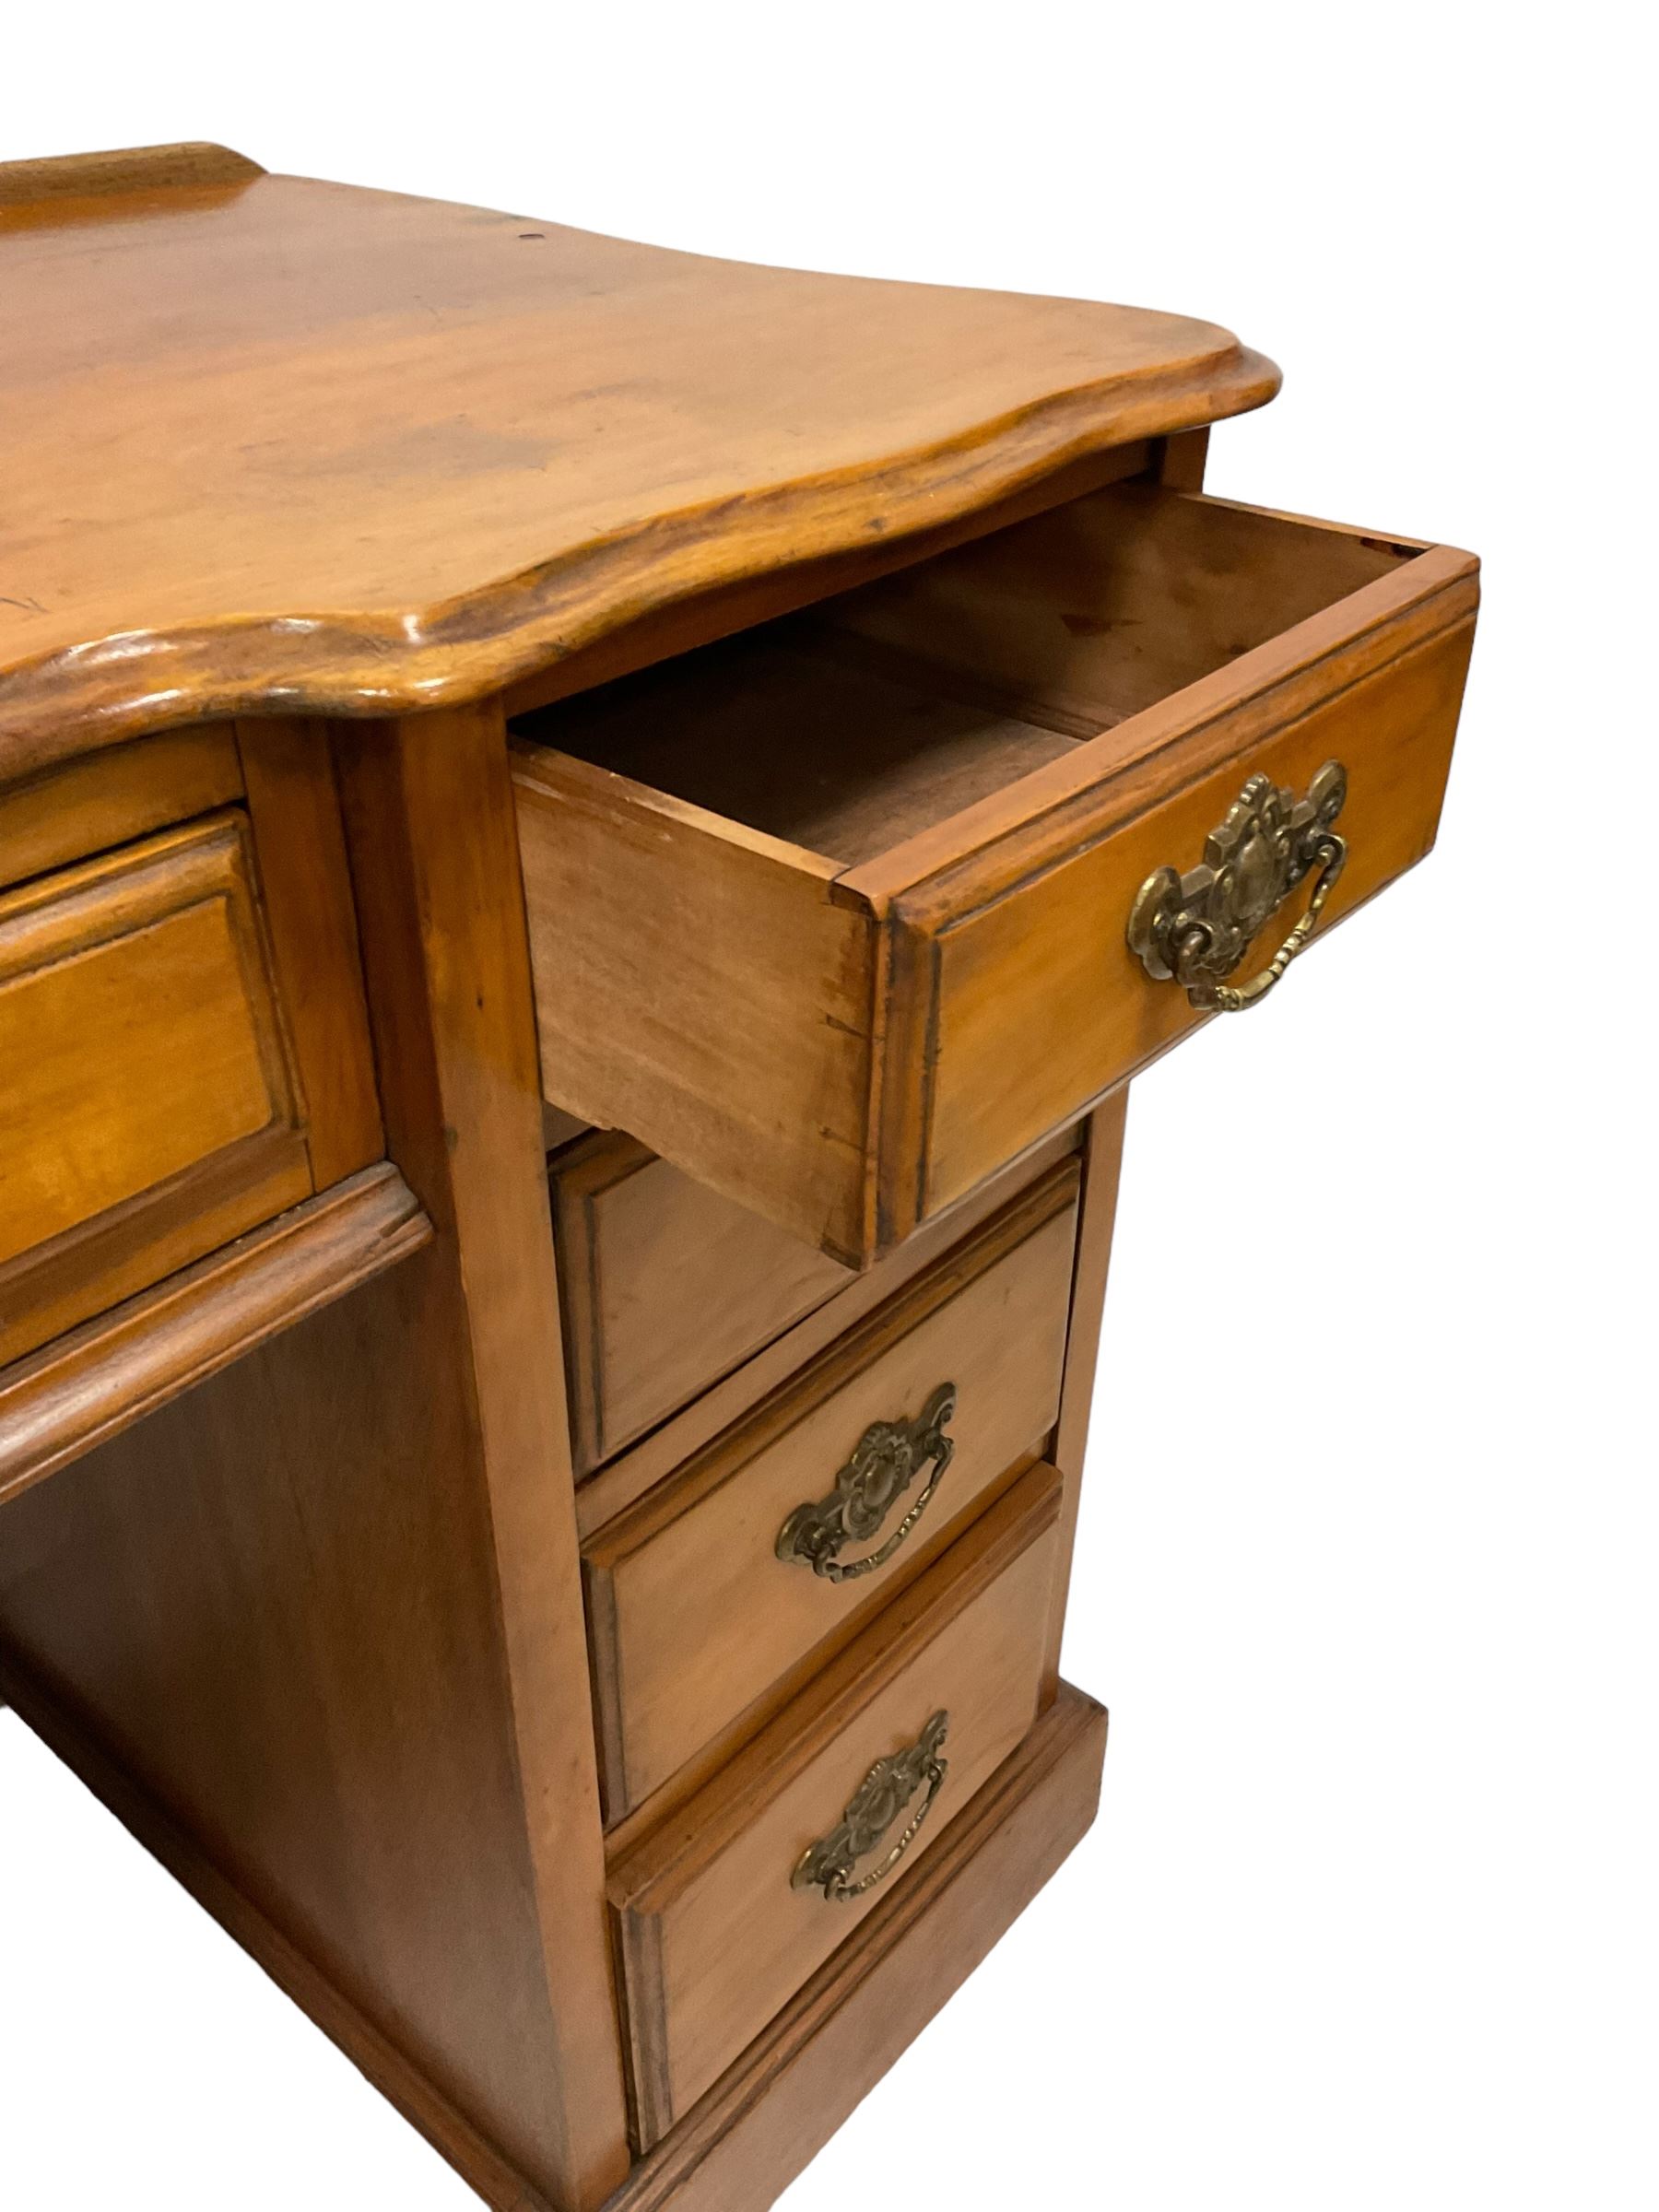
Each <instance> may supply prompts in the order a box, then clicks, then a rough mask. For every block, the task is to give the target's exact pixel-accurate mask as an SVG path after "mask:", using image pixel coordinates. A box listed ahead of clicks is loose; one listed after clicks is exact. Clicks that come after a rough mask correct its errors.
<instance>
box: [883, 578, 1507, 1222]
mask: <svg viewBox="0 0 1659 2212" xmlns="http://www.w3.org/2000/svg"><path fill="white" fill-rule="evenodd" d="M1472 637H1473V627H1472V619H1465V620H1454V621H1453V622H1452V623H1451V624H1450V625H1449V626H1448V627H1445V628H1443V629H1440V630H1439V631H1438V633H1436V634H1432V635H1430V637H1429V638H1428V639H1426V640H1422V641H1418V642H1416V643H1412V644H1409V645H1408V646H1407V649H1406V650H1405V651H1403V652H1401V653H1397V654H1391V655H1390V657H1388V658H1387V659H1386V660H1385V661H1384V662H1383V664H1382V665H1381V666H1375V667H1371V668H1370V669H1369V670H1366V668H1365V659H1366V655H1365V654H1364V653H1362V652H1361V651H1359V650H1356V651H1354V652H1353V653H1350V654H1348V655H1347V656H1342V657H1339V658H1336V659H1335V660H1334V661H1333V662H1331V663H1328V664H1326V665H1322V666H1319V667H1316V668H1315V669H1313V670H1312V671H1310V672H1308V673H1307V674H1305V675H1304V676H1302V677H1300V679H1299V680H1297V681H1295V682H1293V683H1288V684H1287V685H1286V686H1285V687H1284V695H1283V696H1277V697H1276V696H1274V694H1273V692H1272V691H1269V692H1268V693H1267V695H1266V696H1265V697H1260V698H1255V699H1246V700H1239V701H1237V702H1236V703H1234V704H1233V705H1232V706H1231V707H1230V709H1229V710H1228V711H1227V712H1225V713H1224V714H1222V715H1221V716H1220V717H1219V718H1218V719H1217V720H1215V721H1212V720H1210V719H1209V718H1208V717H1207V716H1206V715H1205V714H1204V712H1203V704H1202V702H1191V703H1189V705H1188V707H1187V709H1186V710H1185V712H1186V713H1187V715H1188V716H1189V717H1190V719H1192V720H1193V721H1195V722H1199V723H1200V725H1201V726H1200V727H1199V728H1198V729H1196V730H1195V731H1194V732H1193V733H1192V735H1190V736H1184V735H1183V736H1181V737H1177V738H1175V739H1174V740H1173V742H1171V744H1170V746H1169V747H1167V748H1160V749H1159V752H1158V753H1157V754H1156V755H1155V757H1154V758H1153V759H1151V760H1149V761H1148V762H1147V763H1146V764H1145V766H1144V767H1143V768H1142V769H1141V770H1140V771H1138V772H1137V773H1135V774H1133V775H1125V776H1122V777H1114V778H1112V779H1111V780H1110V781H1108V782H1104V783H1103V784H1101V785H1100V787H1099V788H1098V789H1095V790H1089V791H1085V792H1083V793H1081V794H1077V797H1076V798H1075V799H1072V800H1070V801H1068V802H1065V803H1063V804H1062V805H1060V806H1057V807H1056V808H1055V809H1054V810H1053V813H1052V814H1050V815H1048V816H1046V817H1044V818H1040V819H1039V820H1038V821H1036V822H1034V823H1033V824H1031V825H1030V827H1029V828H1025V829H1022V830H1019V831H1018V832H1016V833H1014V834H1012V835H1010V836H1009V837H1007V838H1006V840H1002V841H997V842H995V843H993V844H991V845H990V846H988V847H987V848H986V849H985V850H983V851H982V852H979V853H975V854H974V855H973V856H972V857H971V860H969V861H967V862H966V863H964V864H961V865H957V866H953V867H947V868H945V869H942V870H941V871H939V872H938V873H937V874H936V875H935V876H933V877H930V878H929V879H927V880H926V881H924V883H922V884H921V885H919V886H917V887H916V888H915V889H914V890H913V891H912V892H911V893H907V894H906V895H905V896H903V897H902V898H900V900H898V901H896V905H895V912H894V921H893V927H894V931H895V938H896V945H895V951H894V956H893V966H892V973H893V977H894V984H893V1006H892V1010H891V1013H890V1015H889V1043H888V1071H889V1072H888V1095H887V1098H886V1100H885V1102H884V1112H885V1117H886V1121H887V1128H886V1131H885V1142H884V1144H883V1147H882V1152H883V1158H884V1160H885V1161H887V1162H888V1167H889V1169H890V1178H889V1180H888V1182H887V1185H886V1188H885V1192H884V1195H883V1201H882V1212H883V1219H884V1230H883V1233H884V1236H893V1237H898V1236H902V1235H905V1234H908V1233H909V1231H910V1230H911V1229H912V1228H913V1227H914V1226H915V1224H916V1223H917V1222H918V1221H919V1220H924V1219H926V1218H928V1217H929V1216H930V1215H932V1214H934V1213H935V1212H937V1211H938V1210H939V1208H940V1207H942V1206H948V1205H950V1204H951V1203H952V1201H953V1200H954V1199H955V1198H956V1197H958V1196H959V1194H961V1193H962V1192H964V1191H967V1190H971V1188H972V1187H973V1185H974V1184H975V1183H976V1182H979V1180H980V1178H981V1177H982V1175H983V1174H985V1173H986V1172H987V1171H989V1170H990V1169H991V1168H992V1167H993V1166H994V1165H995V1163H996V1162H997V1161H998V1160H1001V1159H1008V1158H1010V1157H1012V1156H1013V1155H1014V1154H1016V1153H1018V1152H1019V1151H1020V1150H1021V1149H1022V1148H1023V1147H1025V1146H1026V1145H1028V1144H1030V1142H1032V1141H1033V1139H1035V1138H1036V1137H1038V1136H1040V1135H1041V1134H1042V1133H1043V1132H1044V1131H1045V1130H1047V1129H1050V1128H1052V1127H1053V1126H1054V1125H1055V1124H1057V1123H1059V1122H1062V1121H1064V1120H1065V1119H1066V1118H1068V1117H1069V1116H1071V1115H1072V1114H1075V1113H1077V1112H1080V1111H1082V1110H1083V1109H1084V1108H1085V1107H1086V1106H1087V1105H1088V1102H1089V1101H1090V1100H1093V1099H1096V1098H1098V1097H1099V1096H1100V1094H1101V1093H1102V1092H1104V1091H1105V1090H1107V1089H1109V1088H1112V1086H1113V1085H1115V1084H1117V1083H1119V1082H1121V1081H1123V1080H1124V1077H1127V1076H1128V1075H1130V1074H1131V1073H1133V1071H1134V1070H1135V1068H1137V1067H1139V1066H1141V1065H1144V1064H1145V1063H1146V1062H1147V1060H1149V1059H1151V1058H1152V1057H1154V1056H1155V1055H1156V1054H1157V1053H1160V1052H1162V1051H1164V1050H1165V1049H1166V1048H1167V1047H1168V1046H1170V1045H1171V1044H1172V1043H1174V1042H1175V1041H1177V1040H1178V1039H1180V1038H1181V1037H1182V1036H1183V1035H1185V1034H1186V1033H1187V1032H1188V1031H1190V1030H1193V1029H1194V1028H1196V1027H1197V1025H1198V1024H1199V1023H1200V1022H1201V1021H1202V1020H1204V1019H1206V1011H1205V1010H1204V1009H1202V1008H1200V1007H1199V1006H1194V1003H1193V1001H1192V999H1191V998H1190V996H1189V994H1188V991H1187V990H1186V989H1183V988H1182V985H1181V983H1180V982H1176V981H1174V980H1172V979H1170V978H1167V977H1161V978H1160V977H1155V976H1154V975H1152V974H1151V973H1149V972H1148V970H1147V966H1146V964H1145V962H1144V961H1143V959H1141V958H1140V957H1138V956H1137V954H1136V952H1135V950H1134V949H1132V947H1131V944H1130V941H1129V923H1130V918H1131V915H1132V913H1133V912H1134V910H1135V901H1136V897H1137V894H1138V892H1139V891H1140V888H1141V887H1142V886H1143V885H1144V884H1146V883H1147V880H1148V878H1149V877H1152V876H1153V875H1154V873H1155V872H1157V871H1159V870H1161V869H1166V868H1168V869H1171V870H1173V871H1174V873H1175V874H1177V875H1181V876H1184V875H1186V874H1187V873H1188V872H1189V871H1193V870H1196V869H1197V868H1198V866H1199V865H1200V864H1201V863H1202V862H1204V860H1205V858H1206V850H1213V849H1214V848H1212V847H1210V845H1209V841H1210V840H1211V838H1212V836H1213V835H1214V833H1215V832H1217V831H1218V830H1223V828H1224V826H1225V825H1226V824H1227V823H1228V820H1229V817H1230V814H1231V813H1232V811H1233V809H1234V808H1235V807H1237V806H1240V804H1241V801H1242V800H1244V799H1245V798H1246V795H1247V794H1246V788H1245V787H1246V785H1247V784H1248V783H1249V782H1250V780H1251V779H1252V778H1253V777H1262V778H1265V780H1266V781H1267V782H1268V783H1269V784H1270V785H1271V786H1272V787H1273V788H1274V789H1275V790H1276V791H1285V792H1288V794H1290V797H1291V800H1292V801H1293V802H1295V801H1300V800H1301V799H1303V798H1305V797H1306V795H1307V794H1309V792H1310V790H1311V788H1312V785H1313V782H1314V778H1315V777H1316V776H1317V775H1318V774H1319V773H1320V771H1322V770H1323V769H1324V766H1325V764H1326V763H1327V762H1335V763H1337V764H1338V765H1339V766H1340V768H1341V770H1342V771H1344V773H1345V775H1346V782H1347V789H1346V796H1345V797H1344V799H1343V803H1342V808H1341V812H1340V813H1339V814H1338V815H1337V817H1336V818H1335V825H1334V827H1335V831H1336V832H1337V833H1338V835H1339V836H1340V838H1341V839H1342V841H1343V843H1344V845H1345V846H1346V858H1345V860H1344V862H1343V865H1342V868H1341V872H1340V874H1339V875H1338V876H1337V877H1336V879H1335V883H1334V885H1333V887H1332V888H1331V891H1330V895H1329V898H1328V900H1327V901H1326V903H1325V904H1324V909H1323V912H1321V914H1320V916H1319V920H1318V926H1317V930H1316V932H1315V933H1314V934H1313V935H1312V937H1311V939H1310V940H1309V941H1310V942H1311V943H1312V944H1317V943H1318V942H1319V941H1320V939H1321V937H1323V935H1324V934H1325V933H1326V932H1327V931H1328V930H1329V929H1330V927H1331V926H1332V925H1333V924H1335V922H1337V921H1339V920H1340V919H1341V918H1342V916H1343V915H1344V914H1345V913H1347V912H1350V911H1351V910H1352V909H1353V908H1355V907H1356V906H1358V905H1359V904H1360V903H1362V902H1363V901H1364V900H1367V899H1369V898H1370V897H1371V895H1372V893H1373V892H1375V891H1377V890H1380V889H1381V888H1382V887H1383V886H1384V885H1385V884H1387V883H1389V882H1391V881H1392V880H1393V879H1394V877H1396V876H1399V875H1400V874H1402V873H1403V872H1404V871H1405V870H1406V869H1407V868H1409V867H1411V866H1412V865H1414V864H1415V863H1416V862H1418V861H1419V860H1421V859H1422V858H1423V856H1424V854H1425V853H1428V852H1429V850H1430V847H1431V845H1432V844H1433V842H1434V836H1435V830H1436V828H1437V826H1438V824H1439V820H1440V813H1441V800H1442V798H1443V796H1444V794H1445V788H1446V780H1447V775H1448V773H1449V771H1450V768H1451V761H1452V746H1453V736H1454V735H1455V732H1456V727H1457V717H1458V710H1459V706H1460V703H1461V700H1462V697H1463V689H1464V680H1465V675H1466V673H1467V668H1468V661H1469V651H1470V644H1471V641H1472ZM1102 742H1104V741H1102ZM1218 755H1219V759H1218V758H1217V757H1218ZM1248 834H1249V832H1248V831H1247V832H1246V835H1247V836H1248ZM1317 879H1318V871H1317V869H1315V870H1312V871H1310V873H1309V874H1308V875H1307V876H1306V877H1304V878H1303V879H1302V880H1301V881H1300V883H1299V884H1297V885H1295V886H1294V887H1292V888H1290V889H1289V890H1288V895H1286V896H1285V897H1284V899H1283V900H1282V903H1281V904H1279V905H1278V906H1277V908H1276V909H1275V910H1274V911H1273V912H1270V913H1269V914H1268V916H1267V917H1266V918H1265V921H1263V922H1262V923H1261V924H1260V926H1259V928H1258V929H1257V931H1256V934H1255V936H1254V938H1253V941H1252V942H1251V944H1250V946H1249V948H1248V950H1247V951H1246V952H1245V954H1244V956H1243V958H1242V959H1241V962H1240V964H1239V967H1238V969H1237V971H1235V972H1234V973H1233V974H1232V975H1231V976H1230V978H1229V979H1227V980H1228V981H1229V982H1230V983H1232V984H1233V985H1238V984H1242V983H1245V982H1248V981H1249V980H1250V979H1251V978H1252V976H1253V975H1254V974H1255V973H1257V972H1259V971H1262V970H1263V969H1265V967H1266V965H1267V963H1268V961H1269V960H1270V959H1271V958H1272V956H1273V955H1274V954H1275V953H1276V952H1277V950H1278V948H1279V947H1280V946H1281V944H1283V942H1284V941H1285V939H1286V938H1287V936H1288V935H1289V933H1290V931H1291V929H1292V927H1293V926H1294V925H1295V924H1297V923H1298V922H1299V921H1300V919H1301V917H1302V915H1303V914H1304V913H1305V912H1306V911H1307V909H1308V904H1309V900H1310V898H1311V896H1312V892H1313V890H1314V888H1315V886H1316V883H1317ZM1276 987H1277V986H1276ZM1286 987H1287V988H1288V989H1292V990H1293V989H1294V988H1295V981H1294V978H1291V979H1290V981H1289V982H1288V983H1287V985H1286Z"/></svg>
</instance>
